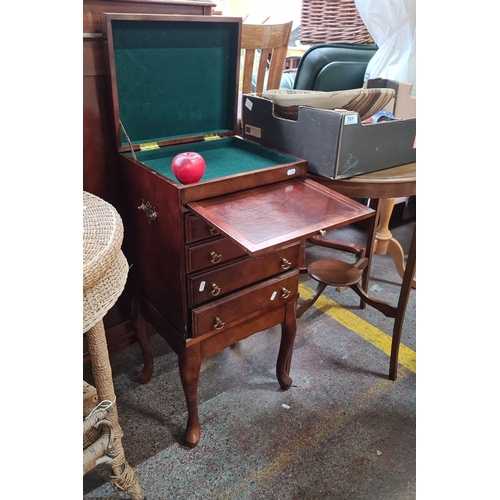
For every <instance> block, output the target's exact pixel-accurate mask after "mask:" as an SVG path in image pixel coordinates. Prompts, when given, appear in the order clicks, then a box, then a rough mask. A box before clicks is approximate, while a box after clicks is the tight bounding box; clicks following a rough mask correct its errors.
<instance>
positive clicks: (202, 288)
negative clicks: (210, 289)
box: [200, 281, 205, 292]
mask: <svg viewBox="0 0 500 500" xmlns="http://www.w3.org/2000/svg"><path fill="white" fill-rule="evenodd" d="M203 290H205V282H204V281H202V282H201V283H200V292H203Z"/></svg>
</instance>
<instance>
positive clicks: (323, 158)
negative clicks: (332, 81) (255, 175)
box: [243, 79, 417, 179]
mask: <svg viewBox="0 0 500 500" xmlns="http://www.w3.org/2000/svg"><path fill="white" fill-rule="evenodd" d="M367 87H378V88H380V87H392V88H395V90H396V97H395V98H394V99H393V100H392V101H391V102H390V103H389V104H388V105H387V106H386V107H385V108H384V109H386V110H388V111H392V112H393V114H394V116H395V117H396V118H401V119H400V120H397V121H384V122H378V123H370V124H362V123H361V120H360V116H359V114H358V113H355V112H352V111H342V110H335V111H331V110H324V109H318V108H312V107H308V106H300V107H299V112H298V119H297V120H296V121H294V120H289V119H285V118H280V117H277V116H275V114H274V103H273V102H272V101H271V100H269V99H266V98H263V97H262V95H258V94H245V95H244V96H243V103H244V106H243V137H244V138H245V139H248V140H250V141H253V142H256V143H258V144H261V145H263V146H266V147H269V148H273V149H277V150H279V151H283V152H286V153H288V154H292V155H294V156H296V157H299V158H303V159H305V160H307V161H308V171H309V172H311V173H314V174H317V175H321V176H324V177H328V178H330V179H343V178H348V177H353V176H355V175H360V174H365V173H369V172H375V171H377V170H383V169H386V168H390V167H395V166H398V165H404V164H406V163H412V162H414V161H416V123H417V119H416V98H415V97H413V96H411V94H410V92H411V85H410V84H407V83H403V82H400V83H398V82H394V81H391V80H384V79H377V80H369V81H368V82H367Z"/></svg>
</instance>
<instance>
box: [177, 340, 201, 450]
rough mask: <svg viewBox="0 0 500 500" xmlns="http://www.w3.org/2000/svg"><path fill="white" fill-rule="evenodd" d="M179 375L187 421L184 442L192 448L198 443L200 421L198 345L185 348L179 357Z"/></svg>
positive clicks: (199, 353) (199, 358)
mask: <svg viewBox="0 0 500 500" xmlns="http://www.w3.org/2000/svg"><path fill="white" fill-rule="evenodd" d="M178 363H179V373H180V376H181V382H182V387H183V389H184V395H185V397H186V404H187V410H188V421H187V425H186V432H185V434H184V441H185V444H186V445H187V446H189V447H190V448H194V447H195V446H196V445H197V444H198V442H199V441H200V434H201V430H200V421H199V418H198V382H199V379H200V370H201V350H200V344H199V343H197V344H195V345H193V346H189V347H186V349H185V350H184V351H183V352H182V353H181V354H180V355H179V359H178Z"/></svg>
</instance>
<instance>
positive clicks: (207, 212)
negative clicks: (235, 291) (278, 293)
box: [188, 179, 373, 255]
mask: <svg viewBox="0 0 500 500" xmlns="http://www.w3.org/2000/svg"><path fill="white" fill-rule="evenodd" d="M188 206H189V208H190V209H191V210H192V211H193V212H196V213H197V214H198V215H199V216H200V217H201V218H203V219H204V220H205V221H207V222H208V223H209V224H211V225H213V226H214V227H216V228H217V229H218V230H219V231H220V232H221V233H222V234H224V235H226V236H227V237H228V238H229V239H231V240H232V241H234V242H235V243H237V244H239V245H240V246H242V247H243V248H245V249H246V251H247V252H248V253H249V254H250V255H259V254H262V253H265V252H267V251H269V250H271V249H274V248H277V247H279V246H282V245H283V244H285V243H291V242H293V241H299V240H301V239H303V238H306V237H309V236H312V235H313V234H317V233H318V231H319V230H321V229H324V230H328V229H333V228H335V227H340V226H343V225H346V224H350V223H352V222H354V221H356V220H361V219H364V218H366V217H369V216H370V215H372V214H373V210H372V209H370V208H368V207H365V206H364V205H361V204H360V203H357V202H356V201H354V200H351V199H349V198H346V197H344V196H343V195H340V194H339V193H336V192H334V191H329V190H325V189H324V188H323V187H322V186H320V185H319V184H317V183H315V182H313V181H307V180H303V179H291V180H288V181H284V182H278V183H275V184H271V185H265V186H260V187H258V188H254V189H248V190H245V191H240V192H236V193H231V194H228V195H224V196H218V197H215V198H210V199H207V200H202V201H198V202H191V203H188Z"/></svg>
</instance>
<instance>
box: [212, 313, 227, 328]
mask: <svg viewBox="0 0 500 500" xmlns="http://www.w3.org/2000/svg"><path fill="white" fill-rule="evenodd" d="M225 325H226V323H224V321H221V319H220V318H219V316H215V318H214V328H215V329H216V330H220V329H222V328H224V326H225Z"/></svg>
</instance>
